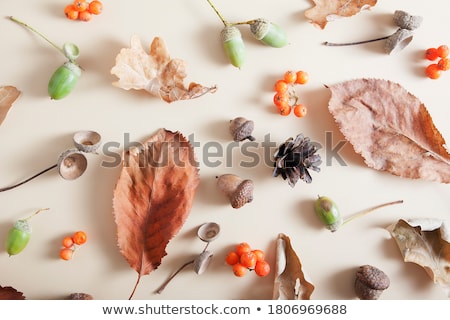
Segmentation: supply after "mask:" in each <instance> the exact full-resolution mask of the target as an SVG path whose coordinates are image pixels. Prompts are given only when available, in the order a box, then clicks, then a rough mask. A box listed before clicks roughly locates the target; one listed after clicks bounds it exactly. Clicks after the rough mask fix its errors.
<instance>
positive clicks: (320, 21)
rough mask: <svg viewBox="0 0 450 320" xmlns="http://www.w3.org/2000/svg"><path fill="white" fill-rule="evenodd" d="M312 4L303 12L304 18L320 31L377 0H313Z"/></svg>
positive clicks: (369, 6)
mask: <svg viewBox="0 0 450 320" xmlns="http://www.w3.org/2000/svg"><path fill="white" fill-rule="evenodd" d="M313 2H314V3H315V4H316V5H315V6H314V7H313V8H311V9H308V10H306V11H305V17H306V18H308V19H309V20H310V21H311V23H312V24H314V25H316V26H318V27H320V28H321V29H324V28H325V26H326V25H327V23H328V22H330V21H332V20H334V19H336V18H338V17H351V16H353V15H355V14H357V13H359V12H361V11H362V10H365V9H369V8H371V7H373V6H375V5H376V4H377V0H313Z"/></svg>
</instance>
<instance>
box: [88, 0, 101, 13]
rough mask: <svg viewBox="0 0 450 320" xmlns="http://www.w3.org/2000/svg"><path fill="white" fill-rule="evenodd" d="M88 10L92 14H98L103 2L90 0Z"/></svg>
mask: <svg viewBox="0 0 450 320" xmlns="http://www.w3.org/2000/svg"><path fill="white" fill-rule="evenodd" d="M88 11H89V12H90V13H92V14H95V15H97V14H100V13H102V11H103V3H102V2H100V1H97V0H94V1H91V2H90V3H89V8H88Z"/></svg>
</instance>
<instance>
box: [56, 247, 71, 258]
mask: <svg viewBox="0 0 450 320" xmlns="http://www.w3.org/2000/svg"><path fill="white" fill-rule="evenodd" d="M72 256H73V249H70V248H63V249H61V250H60V251H59V257H60V258H61V259H63V260H70V259H72Z"/></svg>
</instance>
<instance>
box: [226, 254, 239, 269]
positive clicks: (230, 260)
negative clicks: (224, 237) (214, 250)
mask: <svg viewBox="0 0 450 320" xmlns="http://www.w3.org/2000/svg"><path fill="white" fill-rule="evenodd" d="M225 262H226V263H227V264H228V265H230V266H232V265H235V264H236V263H238V262H239V256H238V254H237V253H236V252H235V251H230V252H229V253H228V254H227V256H226V257H225Z"/></svg>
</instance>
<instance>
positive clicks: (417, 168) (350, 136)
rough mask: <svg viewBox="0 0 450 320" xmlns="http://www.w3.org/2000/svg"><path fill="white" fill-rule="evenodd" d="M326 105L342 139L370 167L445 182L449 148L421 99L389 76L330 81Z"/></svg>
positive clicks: (448, 176)
mask: <svg viewBox="0 0 450 320" xmlns="http://www.w3.org/2000/svg"><path fill="white" fill-rule="evenodd" d="M329 88H330V90H331V99H330V101H329V106H328V107H329V110H330V112H331V114H332V115H333V116H334V118H335V120H336V122H337V124H338V126H339V128H340V130H341V131H342V133H343V134H344V136H345V137H346V139H347V140H348V141H349V142H350V143H351V144H352V145H353V147H354V149H355V151H356V152H357V153H360V154H361V155H362V156H363V158H364V161H365V163H366V164H367V165H368V166H369V167H371V168H374V169H377V170H383V171H387V172H390V173H392V174H394V175H397V176H401V177H405V178H413V179H425V180H431V181H438V182H443V183H450V154H449V153H448V151H447V149H446V144H445V140H444V138H443V137H442V135H441V134H440V132H439V131H438V129H437V128H436V127H435V125H434V123H433V121H432V118H431V116H430V114H429V113H428V111H427V109H426V107H425V105H424V104H423V103H422V102H420V100H419V99H418V98H416V97H415V96H413V95H412V94H411V93H409V92H408V91H406V90H405V89H404V88H403V87H402V86H400V85H399V84H397V83H394V82H391V81H388V80H377V79H356V80H351V81H346V82H343V83H339V84H336V85H333V86H331V87H329Z"/></svg>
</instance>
